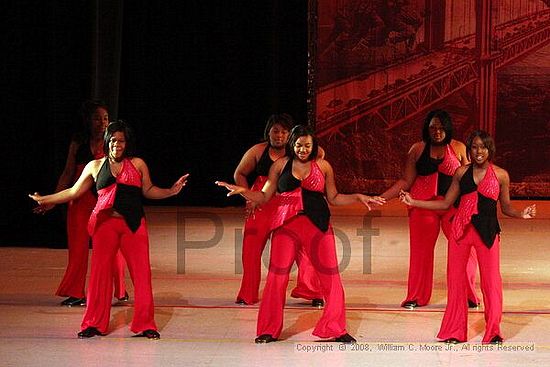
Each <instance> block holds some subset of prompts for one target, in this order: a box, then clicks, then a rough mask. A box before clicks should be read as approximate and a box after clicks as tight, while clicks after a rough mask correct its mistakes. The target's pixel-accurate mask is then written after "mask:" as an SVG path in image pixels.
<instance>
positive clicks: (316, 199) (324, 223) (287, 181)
mask: <svg viewBox="0 0 550 367" xmlns="http://www.w3.org/2000/svg"><path fill="white" fill-rule="evenodd" d="M292 162H293V160H292V159H290V160H289V161H288V162H287V163H286V165H285V167H284V168H283V172H281V176H280V177H279V181H278V183H277V191H278V194H277V196H275V198H274V201H275V203H276V208H275V213H274V216H273V222H272V229H276V228H278V227H280V226H282V225H283V224H284V223H285V222H286V221H288V220H289V219H291V218H293V217H295V216H296V215H300V214H305V215H306V216H307V217H308V218H309V219H310V220H311V221H312V222H313V224H315V226H317V227H318V228H319V229H320V230H322V231H323V232H325V231H326V230H327V229H328V227H329V218H330V210H329V208H328V204H327V202H326V200H325V197H324V192H325V175H324V174H323V171H321V168H319V165H318V164H317V162H316V161H314V160H313V161H311V170H310V172H309V175H308V176H307V177H306V178H305V179H303V180H302V181H300V180H299V179H297V178H296V177H294V176H293V175H292Z"/></svg>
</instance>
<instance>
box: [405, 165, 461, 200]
mask: <svg viewBox="0 0 550 367" xmlns="http://www.w3.org/2000/svg"><path fill="white" fill-rule="evenodd" d="M464 172H465V168H463V167H460V168H458V169H457V170H456V172H455V174H454V176H453V181H452V182H451V186H450V187H449V190H447V193H446V194H445V197H444V198H443V200H416V199H413V198H412V197H411V194H409V193H408V192H405V191H401V192H400V193H399V199H400V200H401V202H402V203H404V204H407V205H410V206H414V207H417V208H423V209H431V210H446V209H448V208H449V207H450V206H451V205H452V204H453V203H454V202H455V201H456V199H457V198H458V195H460V178H461V177H462V175H463V174H464Z"/></svg>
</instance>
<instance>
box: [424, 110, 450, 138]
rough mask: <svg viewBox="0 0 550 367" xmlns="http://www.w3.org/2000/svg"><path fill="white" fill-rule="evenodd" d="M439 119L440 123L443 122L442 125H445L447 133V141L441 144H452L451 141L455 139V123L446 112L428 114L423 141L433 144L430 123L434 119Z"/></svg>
mask: <svg viewBox="0 0 550 367" xmlns="http://www.w3.org/2000/svg"><path fill="white" fill-rule="evenodd" d="M434 117H435V118H438V119H439V121H441V125H443V131H445V139H443V141H442V142H441V144H443V145H446V144H449V143H450V142H451V139H452V138H453V122H452V120H451V115H449V113H448V112H447V111H445V110H433V111H430V112H429V113H428V115H427V116H426V118H425V119H424V126H423V127H422V140H423V141H424V142H425V143H429V142H431V140H432V139H431V137H430V122H431V121H432V119H433V118H434Z"/></svg>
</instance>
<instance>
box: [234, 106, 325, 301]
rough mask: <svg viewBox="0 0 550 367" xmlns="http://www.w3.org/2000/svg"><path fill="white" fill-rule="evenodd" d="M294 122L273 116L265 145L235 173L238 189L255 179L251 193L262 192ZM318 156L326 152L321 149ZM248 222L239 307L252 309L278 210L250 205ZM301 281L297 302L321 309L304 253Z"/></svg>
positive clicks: (316, 281) (258, 146)
mask: <svg viewBox="0 0 550 367" xmlns="http://www.w3.org/2000/svg"><path fill="white" fill-rule="evenodd" d="M293 126H294V120H293V119H292V117H291V116H290V115H288V114H285V113H283V114H274V115H271V116H270V117H269V119H268V120H267V123H266V126H265V133H264V139H265V141H264V142H261V143H258V144H256V145H254V146H253V147H251V148H250V149H248V150H247V152H246V153H245V154H244V156H243V157H242V159H241V161H240V163H239V165H238V166H237V168H236V169H235V173H234V175H233V176H234V179H235V183H236V184H237V185H239V186H242V187H246V188H248V187H249V186H248V181H249V180H250V179H251V178H253V177H254V176H255V179H254V183H253V184H252V187H251V188H250V189H251V190H254V191H260V190H261V189H262V187H263V186H264V184H265V182H266V181H267V175H268V173H269V169H270V168H271V165H272V164H273V162H274V161H276V160H277V159H279V158H281V157H284V155H285V146H286V143H287V142H288V135H289V132H290V129H292V127H293ZM319 156H320V158H322V157H323V156H324V151H323V150H322V149H319ZM246 205H247V218H246V221H245V224H244V231H243V247H242V262H243V277H242V281H241V288H240V289H239V293H238V295H237V301H236V303H237V304H241V305H252V304H255V303H257V302H258V300H259V297H258V294H259V288H260V280H261V276H262V272H261V267H262V253H263V251H264V248H265V245H266V243H267V241H268V239H269V237H270V235H271V228H270V223H271V216H272V214H273V210H274V209H275V208H276V204H275V203H274V201H268V202H267V203H265V204H263V205H262V206H261V207H255V205H254V204H253V203H252V202H250V201H247V204H246ZM297 263H298V278H297V283H296V288H294V289H293V290H292V293H291V296H292V297H294V298H304V299H307V300H311V303H312V306H314V307H322V306H323V304H324V301H323V299H322V295H321V290H320V286H319V279H317V275H316V274H315V270H314V269H313V266H312V265H311V262H310V261H309V259H308V258H307V256H305V254H303V253H301V254H299V255H298V256H297Z"/></svg>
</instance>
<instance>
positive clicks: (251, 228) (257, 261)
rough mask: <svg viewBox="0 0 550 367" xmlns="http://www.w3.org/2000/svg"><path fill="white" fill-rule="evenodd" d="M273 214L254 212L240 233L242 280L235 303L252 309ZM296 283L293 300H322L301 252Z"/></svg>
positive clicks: (317, 285)
mask: <svg viewBox="0 0 550 367" xmlns="http://www.w3.org/2000/svg"><path fill="white" fill-rule="evenodd" d="M272 215H273V213H272V212H271V211H270V210H269V209H264V210H256V212H255V213H254V216H253V217H249V218H248V219H247V220H246V222H245V225H244V232H243V248H242V262H243V277H242V281H241V288H240V290H239V294H238V295H237V300H243V301H245V302H246V303H247V304H249V305H251V304H254V303H256V302H258V293H259V288H260V281H261V277H262V253H263V251H264V248H265V245H266V243H267V240H268V239H269V235H270V233H271V230H270V223H271V220H272V218H271V217H272ZM296 260H297V261H296V262H297V263H298V279H297V283H296V288H294V290H293V291H292V297H296V298H305V299H310V300H311V299H314V298H322V294H321V288H320V285H319V278H318V277H317V274H316V272H315V269H314V268H313V265H312V264H311V261H310V260H309V258H308V257H307V256H306V255H305V254H304V253H303V252H301V253H300V254H299V255H298V256H297V259H296Z"/></svg>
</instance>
